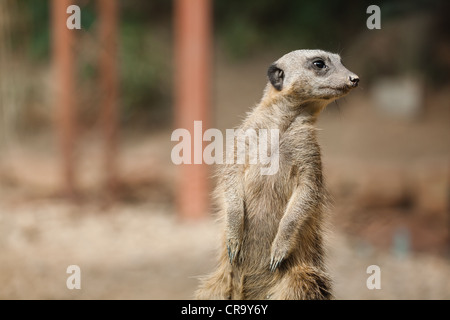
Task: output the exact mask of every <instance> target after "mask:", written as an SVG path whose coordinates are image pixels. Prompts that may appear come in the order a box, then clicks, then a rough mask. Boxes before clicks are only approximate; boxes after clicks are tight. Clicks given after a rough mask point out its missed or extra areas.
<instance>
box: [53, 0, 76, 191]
mask: <svg viewBox="0 0 450 320" xmlns="http://www.w3.org/2000/svg"><path fill="white" fill-rule="evenodd" d="M51 4H52V32H53V34H52V35H53V63H54V68H55V70H54V71H55V85H56V92H55V94H56V99H55V104H56V105H55V115H56V117H55V118H56V119H55V121H56V130H57V133H58V138H59V144H60V148H61V154H62V171H63V172H62V173H63V179H64V181H63V183H64V189H65V190H64V191H65V193H67V194H68V195H69V196H73V195H74V194H75V169H74V167H75V158H74V154H75V138H76V111H75V107H76V106H75V77H74V76H75V69H74V68H75V66H74V51H73V49H74V42H75V34H74V32H75V31H74V30H69V29H68V28H67V26H66V21H67V18H68V14H67V12H66V10H67V7H69V6H70V5H71V4H72V1H70V0H53V1H52V2H51Z"/></svg>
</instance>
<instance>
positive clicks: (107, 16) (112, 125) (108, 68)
mask: <svg viewBox="0 0 450 320" xmlns="http://www.w3.org/2000/svg"><path fill="white" fill-rule="evenodd" d="M98 15H99V20H100V23H99V24H100V25H99V38H100V44H101V46H100V57H99V60H100V61H99V66H100V88H101V101H100V103H101V106H100V110H101V111H100V116H101V124H102V131H103V138H104V140H105V150H104V158H103V159H104V172H105V173H106V187H107V189H108V190H109V191H110V192H111V193H114V192H115V191H116V187H117V177H116V174H117V161H116V160H117V149H118V141H117V140H118V110H117V104H118V86H119V84H118V75H117V74H118V73H117V50H118V41H117V37H118V15H119V10H118V4H117V1H116V0H98Z"/></svg>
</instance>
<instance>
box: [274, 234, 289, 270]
mask: <svg viewBox="0 0 450 320" xmlns="http://www.w3.org/2000/svg"><path fill="white" fill-rule="evenodd" d="M288 252H289V245H288V243H286V242H284V241H277V240H275V241H274V242H273V245H272V250H271V253H270V264H269V269H270V271H272V272H274V271H275V270H276V269H277V268H278V266H279V265H280V264H281V262H283V260H284V259H286V257H287V256H288Z"/></svg>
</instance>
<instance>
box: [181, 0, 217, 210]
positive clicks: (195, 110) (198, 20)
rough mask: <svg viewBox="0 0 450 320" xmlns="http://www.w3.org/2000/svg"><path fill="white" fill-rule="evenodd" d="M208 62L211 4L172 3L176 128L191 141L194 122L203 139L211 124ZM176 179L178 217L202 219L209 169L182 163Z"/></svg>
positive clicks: (191, 0) (200, 0) (206, 203)
mask: <svg viewBox="0 0 450 320" xmlns="http://www.w3.org/2000/svg"><path fill="white" fill-rule="evenodd" d="M210 63H211V1H210V0H175V75H174V78H175V125H176V127H177V128H185V129H187V130H189V132H190V133H191V137H192V141H194V140H195V139H194V121H202V137H203V132H204V130H205V128H206V129H207V128H208V127H209V125H210V89H211V87H210V84H211V79H210ZM198 139H200V140H202V138H197V140H198ZM193 145H194V144H193V143H192V152H191V154H192V155H194V147H193ZM202 151H203V150H202ZM193 158H194V156H193ZM202 158H203V157H202ZM179 178H180V180H179V183H178V186H177V195H176V199H177V206H178V211H179V214H180V216H181V217H182V218H187V219H198V218H203V217H205V216H206V215H207V213H208V211H209V201H208V199H209V183H208V182H209V180H208V167H207V166H206V165H205V164H204V163H203V161H202V164H182V165H181V167H180V175H179Z"/></svg>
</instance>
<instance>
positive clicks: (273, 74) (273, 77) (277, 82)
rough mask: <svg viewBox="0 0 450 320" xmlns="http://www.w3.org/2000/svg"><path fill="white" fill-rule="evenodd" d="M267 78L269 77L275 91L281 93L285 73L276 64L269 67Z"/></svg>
mask: <svg viewBox="0 0 450 320" xmlns="http://www.w3.org/2000/svg"><path fill="white" fill-rule="evenodd" d="M267 76H268V77H269V81H270V83H271V84H272V85H273V86H274V88H275V89H277V90H278V91H281V89H283V80H284V71H283V70H281V69H280V68H278V67H277V65H276V64H275V63H273V64H272V65H271V66H270V67H269V70H267Z"/></svg>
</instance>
